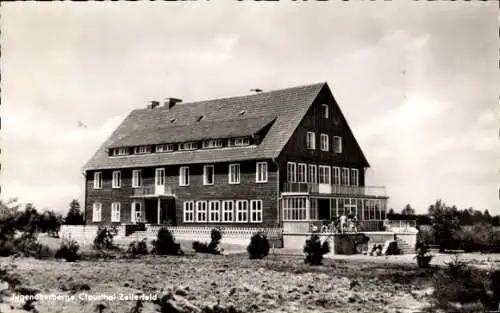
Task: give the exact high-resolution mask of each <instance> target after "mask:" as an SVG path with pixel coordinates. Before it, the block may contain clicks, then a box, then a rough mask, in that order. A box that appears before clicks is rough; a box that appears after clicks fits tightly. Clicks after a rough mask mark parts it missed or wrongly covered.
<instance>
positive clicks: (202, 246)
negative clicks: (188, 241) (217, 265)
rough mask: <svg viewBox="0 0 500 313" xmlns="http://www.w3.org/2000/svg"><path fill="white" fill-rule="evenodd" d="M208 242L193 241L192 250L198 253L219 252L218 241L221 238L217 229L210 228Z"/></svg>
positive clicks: (220, 250)
mask: <svg viewBox="0 0 500 313" xmlns="http://www.w3.org/2000/svg"><path fill="white" fill-rule="evenodd" d="M210 238H211V240H210V243H209V244H206V243H202V242H199V241H195V242H193V250H194V251H196V252H200V253H211V254H221V253H222V251H223V250H222V248H221V246H220V241H221V239H222V234H221V232H220V230H218V229H215V228H214V229H212V231H211V233H210Z"/></svg>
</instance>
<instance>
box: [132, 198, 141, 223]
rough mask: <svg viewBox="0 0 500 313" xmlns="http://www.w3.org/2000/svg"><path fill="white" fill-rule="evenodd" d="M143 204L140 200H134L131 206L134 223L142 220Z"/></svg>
mask: <svg viewBox="0 0 500 313" xmlns="http://www.w3.org/2000/svg"><path fill="white" fill-rule="evenodd" d="M141 206H142V204H141V202H140V201H133V202H132V206H131V212H130V213H131V214H130V220H131V221H132V223H137V222H142V208H141Z"/></svg>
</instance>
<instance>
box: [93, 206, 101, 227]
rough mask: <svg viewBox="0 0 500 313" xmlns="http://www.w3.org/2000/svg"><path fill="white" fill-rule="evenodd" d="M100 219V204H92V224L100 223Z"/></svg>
mask: <svg viewBox="0 0 500 313" xmlns="http://www.w3.org/2000/svg"><path fill="white" fill-rule="evenodd" d="M101 217H102V204H101V203H100V202H94V203H93V204H92V222H100V221H101Z"/></svg>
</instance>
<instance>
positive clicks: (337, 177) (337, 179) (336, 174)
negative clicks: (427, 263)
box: [332, 166, 340, 185]
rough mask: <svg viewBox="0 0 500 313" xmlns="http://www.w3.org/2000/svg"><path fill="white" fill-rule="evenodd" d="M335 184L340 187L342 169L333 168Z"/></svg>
mask: <svg viewBox="0 0 500 313" xmlns="http://www.w3.org/2000/svg"><path fill="white" fill-rule="evenodd" d="M332 168H333V184H334V185H340V167H338V166H333V167H332Z"/></svg>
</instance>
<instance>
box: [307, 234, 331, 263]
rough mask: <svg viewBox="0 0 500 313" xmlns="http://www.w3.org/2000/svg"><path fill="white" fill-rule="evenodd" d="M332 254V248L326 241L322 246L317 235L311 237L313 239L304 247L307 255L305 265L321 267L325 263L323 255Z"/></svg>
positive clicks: (308, 240)
mask: <svg viewBox="0 0 500 313" xmlns="http://www.w3.org/2000/svg"><path fill="white" fill-rule="evenodd" d="M328 252H330V246H329V245H328V242H327V241H325V242H323V244H321V241H320V239H319V236H318V235H316V234H313V235H311V238H309V239H307V240H306V245H305V246H304V253H305V254H306V258H305V260H304V261H305V263H306V264H310V265H321V264H322V262H323V255H325V254H327V253H328Z"/></svg>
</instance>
